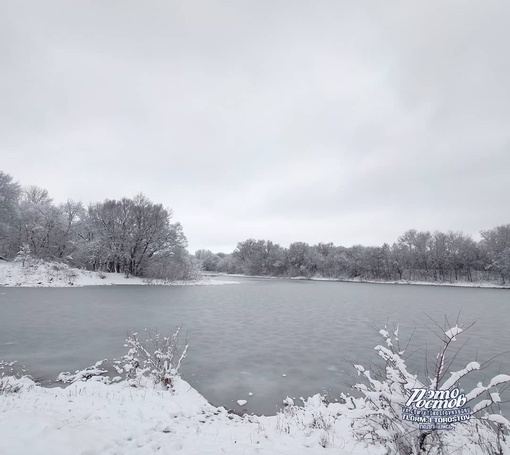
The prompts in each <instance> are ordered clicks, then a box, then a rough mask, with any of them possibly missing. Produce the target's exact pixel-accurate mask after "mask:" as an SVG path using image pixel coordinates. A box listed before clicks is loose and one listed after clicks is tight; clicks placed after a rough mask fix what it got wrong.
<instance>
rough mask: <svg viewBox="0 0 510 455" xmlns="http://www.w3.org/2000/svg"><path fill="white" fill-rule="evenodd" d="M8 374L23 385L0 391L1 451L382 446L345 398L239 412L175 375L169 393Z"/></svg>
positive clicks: (101, 453)
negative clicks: (56, 384) (359, 434)
mask: <svg viewBox="0 0 510 455" xmlns="http://www.w3.org/2000/svg"><path fill="white" fill-rule="evenodd" d="M6 380H8V381H9V383H10V384H11V386H20V387H21V390H18V391H13V392H9V393H3V394H2V393H0V454H2V455H24V454H27V455H28V454H30V455H70V454H80V455H130V454H137V455H138V454H140V455H141V454H155V453H156V454H157V453H161V454H174V453H179V454H186V455H199V454H204V455H205V454H207V455H209V454H211V455H212V454H218V455H220V454H221V455H223V454H239V455H258V454H268V455H273V454H274V455H287V454H288V455H299V454H310V455H314V454H317V455H318V454H321V455H323V454H324V453H331V454H335V455H347V454H350V455H362V454H363V455H367V454H374V455H375V454H382V453H383V451H382V449H378V448H371V449H366V448H365V447H364V446H363V444H361V443H359V442H356V441H355V440H354V439H353V438H352V436H350V431H349V430H350V427H349V425H350V423H351V419H350V418H347V417H343V416H342V415H341V412H342V411H343V409H347V408H346V406H345V405H341V404H338V403H336V404H329V405H326V404H325V403H324V402H323V401H322V400H321V398H320V396H319V395H316V396H314V397H312V398H309V399H308V400H307V402H306V405H305V406H304V407H301V408H297V407H294V406H293V407H288V408H286V410H284V411H282V412H281V413H280V414H278V415H277V416H270V417H257V416H244V417H240V416H237V415H235V414H229V413H228V412H227V411H226V410H225V409H224V408H215V407H213V406H212V405H210V404H209V403H208V402H207V401H206V400H205V398H203V397H202V396H201V395H200V394H199V393H198V392H197V391H196V390H194V389H193V388H191V386H190V385H189V384H188V383H187V382H185V381H183V380H182V379H179V378H177V379H176V381H175V386H174V391H172V392H170V391H166V390H157V389H154V388H134V387H130V386H128V385H127V384H126V383H123V382H122V383H116V384H104V383H102V382H99V381H88V382H76V383H74V384H71V385H69V386H68V387H66V388H43V387H39V386H37V385H36V384H34V383H33V382H32V381H31V380H30V379H27V378H22V379H14V378H13V377H9V378H4V381H6ZM324 446H325V448H324Z"/></svg>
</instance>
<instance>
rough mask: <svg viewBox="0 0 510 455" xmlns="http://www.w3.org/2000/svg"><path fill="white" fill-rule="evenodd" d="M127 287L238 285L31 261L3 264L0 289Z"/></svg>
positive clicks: (1, 263) (221, 281) (227, 282)
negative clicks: (144, 276)
mask: <svg viewBox="0 0 510 455" xmlns="http://www.w3.org/2000/svg"><path fill="white" fill-rule="evenodd" d="M126 284H131V285H133V284H135V285H143V284H171V285H189V284H192V285H206V284H216V285H217V284H236V282H235V281H231V280H210V279H207V278H204V279H202V280H198V281H188V282H183V281H175V282H163V281H160V280H151V281H147V280H144V279H142V278H138V277H129V278H126V277H125V275H124V274H122V273H103V272H101V273H98V272H90V271H88V270H81V269H76V268H72V267H69V266H68V265H66V264H63V263H59V262H46V261H41V260H31V261H30V262H28V263H26V264H25V265H24V266H23V265H22V264H21V262H6V261H0V286H9V287H13V286H21V287H71V286H100V285H126Z"/></svg>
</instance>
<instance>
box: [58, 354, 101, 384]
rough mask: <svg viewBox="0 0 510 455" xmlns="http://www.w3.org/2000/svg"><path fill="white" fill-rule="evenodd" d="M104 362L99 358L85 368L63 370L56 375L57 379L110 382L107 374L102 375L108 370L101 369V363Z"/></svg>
mask: <svg viewBox="0 0 510 455" xmlns="http://www.w3.org/2000/svg"><path fill="white" fill-rule="evenodd" d="M104 362H106V359H105V360H100V361H99V362H96V363H95V364H94V365H92V366H90V367H87V368H85V369H84V370H76V371H75V372H74V373H69V372H63V373H60V374H59V375H58V377H57V381H61V382H64V383H73V382H78V381H88V380H94V381H101V382H106V383H108V382H110V379H109V378H108V376H104V375H105V374H106V373H108V370H105V369H102V368H101V365H102V364H103V363H104Z"/></svg>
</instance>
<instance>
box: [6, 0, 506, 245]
mask: <svg viewBox="0 0 510 455" xmlns="http://www.w3.org/2000/svg"><path fill="white" fill-rule="evenodd" d="M509 24H510V2H508V0H501V1H491V0H486V1H483V2H482V1H474V0H473V1H469V0H455V1H453V0H451V1H450V0H426V1H418V2H415V1H398V2H397V1H381V0H374V1H357V0H351V1H342V0H335V1H322V0H320V1H318V0H317V1H312V0H310V1H299V0H298V1H296V0H293V1H278V0H276V1H274V0H273V1H260V0H257V1H247V0H246V1H241V0H239V1H221V0H219V1H218V0H216V1H212V0H210V1H171V0H166V1H151V0H148V1H143V2H142V1H139V0H136V1H131V0H129V1H127V0H122V1H121V0H103V1H84V0H83V1H68V0H65V1H51V0H45V1H44V2H41V1H38V0H37V1H36V0H34V1H11V2H8V1H4V2H2V5H1V6H0V170H2V171H4V172H7V173H9V174H11V175H12V176H13V177H14V178H15V179H16V180H19V181H20V183H21V184H23V185H29V184H35V185H38V186H42V187H44V188H47V189H48V190H49V192H50V195H51V196H52V197H53V198H54V200H55V201H64V200H66V199H67V198H72V199H75V200H81V201H83V202H85V203H89V202H96V201H102V200H104V199H106V198H110V199H111V198H121V197H123V196H128V197H131V196H134V195H135V194H136V193H138V192H143V193H144V194H145V195H146V196H148V197H149V198H150V199H152V200H153V201H154V202H158V203H162V204H163V205H165V206H167V207H169V208H172V209H173V211H174V220H175V221H180V222H181V223H182V225H183V227H184V233H185V234H186V236H187V238H188V241H189V244H190V251H191V252H194V251H195V250H196V249H198V248H208V249H212V250H213V251H225V252H229V251H231V250H232V249H233V248H234V247H235V245H236V244H237V242H239V241H242V240H245V239H247V238H256V239H271V240H273V241H276V242H278V243H280V244H282V245H288V244H289V243H291V242H293V241H304V242H308V243H311V244H313V243H317V242H321V241H322V242H330V241H331V242H334V243H335V244H337V245H346V246H349V245H352V244H355V243H361V244H364V245H378V244H382V243H383V242H390V243H391V242H393V241H395V240H396V239H397V237H398V236H399V235H401V234H402V233H403V232H404V231H405V230H407V229H409V228H416V229H420V230H435V229H439V230H449V229H452V230H461V231H463V232H466V233H469V234H476V233H477V232H478V231H479V230H481V229H486V228H491V227H494V226H497V225H500V224H508V223H510V214H509V194H510V49H509V45H510V25H509Z"/></svg>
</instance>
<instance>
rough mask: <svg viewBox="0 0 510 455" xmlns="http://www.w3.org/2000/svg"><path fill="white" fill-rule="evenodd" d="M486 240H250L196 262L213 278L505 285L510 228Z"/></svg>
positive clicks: (416, 235)
mask: <svg viewBox="0 0 510 455" xmlns="http://www.w3.org/2000/svg"><path fill="white" fill-rule="evenodd" d="M480 234H481V237H482V239H481V240H480V241H478V242H477V241H475V240H473V239H472V238H471V237H470V236H468V235H465V234H463V233H460V232H451V231H450V232H439V231H436V232H432V233H431V232H429V231H422V232H420V231H417V230H415V229H411V230H408V231H407V232H405V233H404V234H403V235H402V236H400V237H399V238H398V240H397V241H396V242H395V243H393V244H392V245H389V244H387V243H385V244H384V245H382V246H362V245H354V246H351V247H343V246H335V245H333V243H319V244H318V245H309V244H307V243H303V242H295V243H292V244H290V245H289V247H288V248H285V247H282V246H280V245H278V244H276V243H274V242H272V241H270V240H254V239H248V240H245V241H243V242H240V243H238V244H237V247H236V248H235V250H234V251H233V252H232V253H230V254H224V253H217V254H215V253H213V252H211V251H209V250H199V251H197V252H196V253H195V256H196V257H197V258H198V259H199V260H200V261H201V262H202V265H203V268H204V270H206V271H211V272H223V273H242V274H247V275H260V276H277V277H298V276H300V277H307V278H310V277H316V276H317V277H324V278H337V279H360V280H384V281H393V280H410V281H434V282H452V283H453V282H456V281H469V282H475V281H497V282H501V283H502V284H505V283H506V282H507V281H508V280H509V279H510V224H508V225H504V226H498V227H495V228H493V229H489V230H486V231H482V232H481V233H480Z"/></svg>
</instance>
